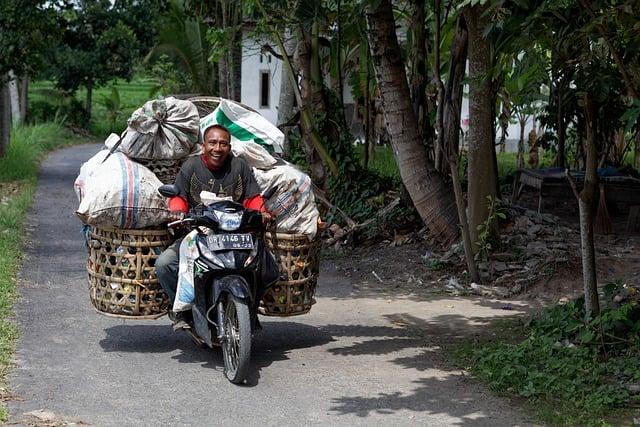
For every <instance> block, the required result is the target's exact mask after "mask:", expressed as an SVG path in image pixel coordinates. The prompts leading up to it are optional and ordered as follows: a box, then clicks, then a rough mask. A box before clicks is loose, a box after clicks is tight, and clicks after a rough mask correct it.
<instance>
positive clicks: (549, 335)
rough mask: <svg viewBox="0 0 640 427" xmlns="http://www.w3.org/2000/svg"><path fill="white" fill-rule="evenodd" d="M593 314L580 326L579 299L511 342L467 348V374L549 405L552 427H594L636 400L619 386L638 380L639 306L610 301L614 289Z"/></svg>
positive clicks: (614, 286) (612, 287)
mask: <svg viewBox="0 0 640 427" xmlns="http://www.w3.org/2000/svg"><path fill="white" fill-rule="evenodd" d="M606 290H607V292H606V295H605V298H604V300H605V301H607V302H608V303H606V304H605V306H604V307H603V310H602V313H601V314H600V316H598V317H596V318H593V319H587V320H585V310H584V300H583V299H582V298H581V299H577V300H574V301H571V302H569V303H566V304H563V305H558V306H554V307H551V308H548V309H545V310H543V311H542V312H540V313H539V314H537V315H535V316H533V317H532V318H531V319H530V321H529V322H528V323H527V325H526V329H525V334H526V338H525V339H524V340H523V341H522V342H520V343H517V344H508V343H504V342H500V343H490V344H484V345H482V346H481V347H480V348H477V349H473V350H470V349H468V350H467V354H470V355H471V358H470V359H469V360H468V361H467V362H468V363H469V366H470V370H471V371H472V373H473V374H474V375H476V376H478V377H479V378H481V379H482V380H483V381H486V382H487V383H489V384H490V385H491V386H492V388H495V389H496V390H500V391H502V392H506V393H509V394H516V395H519V396H522V397H524V398H526V399H528V400H529V401H531V402H536V403H537V406H543V407H544V406H545V405H549V406H550V407H551V408H552V409H553V410H552V411H549V412H547V416H549V414H555V415H554V419H550V420H548V421H553V422H554V423H558V424H565V423H570V424H573V423H575V424H579V425H597V424H599V423H601V422H602V417H604V416H605V415H607V414H609V412H610V410H611V409H612V408H619V407H625V406H629V405H633V402H636V403H638V402H640V396H638V395H633V394H632V393H631V392H630V391H629V390H628V389H627V388H626V387H625V384H634V383H635V384H637V383H638V382H639V381H640V322H639V320H640V307H639V306H638V303H637V301H633V300H631V301H627V302H624V303H621V304H615V303H613V302H612V301H613V298H612V295H613V294H615V293H616V292H620V291H621V290H622V286H621V284H620V283H611V284H608V285H607V286H606Z"/></svg>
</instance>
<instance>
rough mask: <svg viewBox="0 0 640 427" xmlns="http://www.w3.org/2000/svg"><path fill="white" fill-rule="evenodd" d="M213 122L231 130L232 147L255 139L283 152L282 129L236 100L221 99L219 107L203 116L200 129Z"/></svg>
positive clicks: (265, 145) (258, 142)
mask: <svg viewBox="0 0 640 427" xmlns="http://www.w3.org/2000/svg"><path fill="white" fill-rule="evenodd" d="M212 124H218V125H221V126H224V127H225V128H227V129H228V130H229V133H231V146H232V147H233V146H234V145H237V142H248V141H253V142H255V143H256V144H259V145H261V146H263V147H265V148H266V149H267V150H270V151H271V152H273V153H277V154H282V146H283V144H284V134H283V133H282V131H281V130H280V129H278V128H277V127H275V126H274V125H273V124H272V123H271V122H270V121H269V120H267V119H265V118H264V117H262V116H261V115H260V114H259V113H256V112H255V111H251V110H248V109H246V108H244V107H243V106H241V105H239V104H236V103H235V102H232V101H228V100H226V99H221V100H220V103H219V104H218V107H217V108H216V109H215V110H213V112H212V113H211V114H209V115H207V116H205V117H203V118H202V120H201V122H200V129H206V128H208V127H209V126H211V125H212ZM256 167H257V166H256Z"/></svg>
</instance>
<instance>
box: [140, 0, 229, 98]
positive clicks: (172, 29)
mask: <svg viewBox="0 0 640 427" xmlns="http://www.w3.org/2000/svg"><path fill="white" fill-rule="evenodd" d="M163 54H164V55H167V56H168V57H169V58H170V59H171V61H173V64H175V65H176V66H177V67H179V71H180V72H181V73H183V74H186V75H187V76H188V78H189V79H190V81H191V82H192V86H191V87H190V90H192V91H196V92H200V93H203V94H214V93H216V92H217V90H216V87H217V79H216V76H215V73H214V72H213V65H212V64H211V63H210V62H209V56H210V55H211V46H210V43H209V41H208V40H207V37H206V27H205V24H204V23H203V21H202V17H201V16H199V15H196V16H193V15H192V14H191V11H189V10H188V9H187V7H186V6H185V5H184V2H181V1H178V0H174V1H171V2H169V8H168V11H167V13H166V15H164V17H163V20H162V23H161V24H160V31H159V34H158V39H157V42H156V44H155V45H154V46H153V48H152V49H151V51H150V52H149V54H148V55H147V56H146V57H145V62H147V63H152V62H154V61H156V60H158V59H159V58H160V57H161V55H163ZM179 76H180V75H179Z"/></svg>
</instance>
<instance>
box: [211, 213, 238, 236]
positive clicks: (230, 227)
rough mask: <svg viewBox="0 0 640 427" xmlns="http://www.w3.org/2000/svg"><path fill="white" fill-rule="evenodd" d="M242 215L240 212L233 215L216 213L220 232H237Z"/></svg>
mask: <svg viewBox="0 0 640 427" xmlns="http://www.w3.org/2000/svg"><path fill="white" fill-rule="evenodd" d="M242 213H243V212H242V211H240V212H233V213H230V212H220V211H216V217H217V218H218V226H219V227H220V229H221V230H225V231H235V230H237V229H238V228H240V224H241V223H242Z"/></svg>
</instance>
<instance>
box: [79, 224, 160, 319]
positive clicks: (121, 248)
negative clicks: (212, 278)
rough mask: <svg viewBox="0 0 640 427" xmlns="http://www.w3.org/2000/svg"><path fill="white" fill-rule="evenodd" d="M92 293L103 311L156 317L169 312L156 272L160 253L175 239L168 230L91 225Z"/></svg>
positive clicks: (96, 304) (94, 302) (99, 308)
mask: <svg viewBox="0 0 640 427" xmlns="http://www.w3.org/2000/svg"><path fill="white" fill-rule="evenodd" d="M90 236H91V239H90V242H89V259H88V261H87V272H88V273H89V295H90V298H91V303H92V304H93V306H94V307H95V308H96V310H98V311H99V312H100V313H103V314H107V315H109V316H115V317H126V318H136V319H150V318H151V319H153V318H157V317H160V316H162V315H164V314H165V313H166V312H167V309H168V305H169V299H168V297H167V294H166V293H165V292H164V290H163V289H162V287H161V286H160V284H159V283H158V279H157V277H156V274H155V268H154V265H155V261H156V258H157V257H158V255H160V253H161V252H162V251H163V250H164V249H165V248H166V247H167V246H169V245H170V244H171V243H172V241H173V240H172V239H171V237H170V236H169V234H168V232H167V230H123V229H112V228H111V229H109V228H98V227H92V228H91V234H90Z"/></svg>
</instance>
